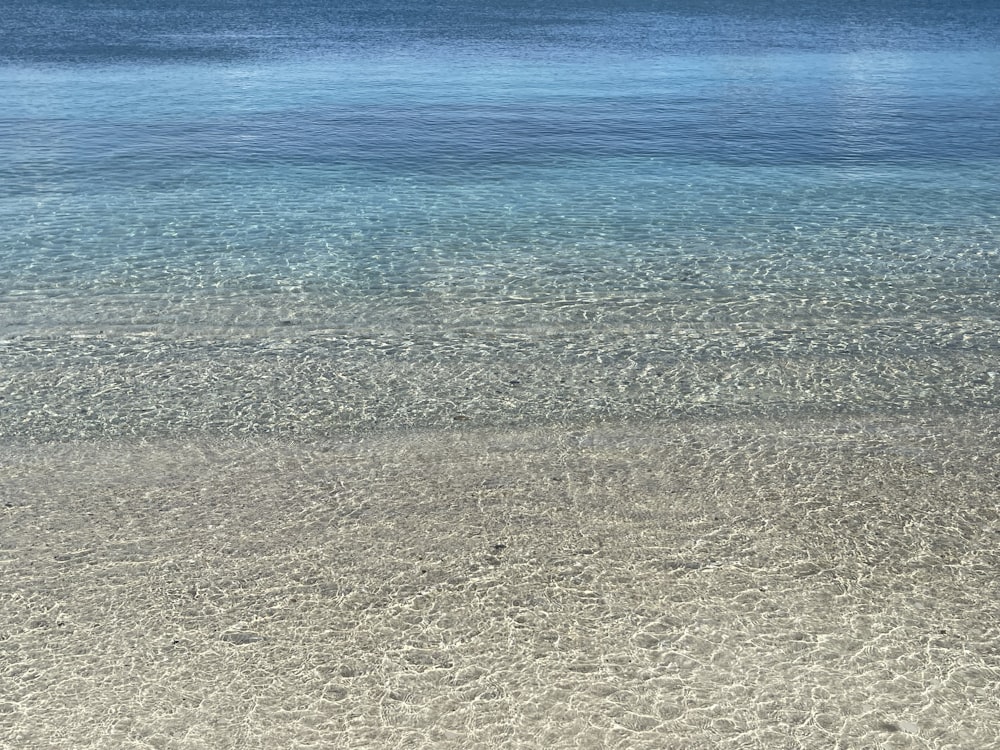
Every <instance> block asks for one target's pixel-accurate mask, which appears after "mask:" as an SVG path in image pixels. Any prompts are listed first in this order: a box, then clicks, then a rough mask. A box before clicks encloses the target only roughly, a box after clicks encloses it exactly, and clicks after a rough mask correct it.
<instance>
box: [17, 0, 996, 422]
mask: <svg viewBox="0 0 1000 750" xmlns="http://www.w3.org/2000/svg"><path fill="white" fill-rule="evenodd" d="M998 41H1000V11H998V9H997V7H996V6H994V4H992V3H967V4H963V5H962V6H961V7H952V4H949V3H944V2H940V3H938V2H927V3H920V4H913V3H902V2H899V3H892V2H887V3H874V4H871V3H866V4H852V3H840V4H837V3H833V4H830V3H827V4H824V5H823V6H819V5H818V4H817V5H816V6H815V7H813V6H812V5H811V4H805V5H804V6H801V7H800V6H795V7H791V6H786V5H785V4H779V3H771V4H768V3H765V4H752V6H751V4H749V3H736V2H733V3H728V4H725V3H722V4H719V3H707V2H705V3H698V2H689V3H684V4H666V3H628V4H615V5H614V7H611V6H610V5H608V4H601V3H592V4H590V5H586V6H583V5H579V4H568V3H567V4H562V5H560V4H558V3H557V4H546V5H545V6H539V5H536V4H531V3H522V2H510V3H506V4H502V5H493V6H491V8H489V9H482V8H479V7H478V5H477V4H472V3H467V4H466V3H436V4H431V5H430V6H426V5H417V4H414V5H399V4H391V5H390V4H384V5H383V4H378V3H376V4H364V5H361V4H359V5H357V6H351V5H346V4H338V5H336V7H328V6H327V4H322V3H317V4H310V3H293V4H287V3H266V2H264V3H246V4H244V3H198V4H195V3H190V4H189V3H179V4H174V5H171V6H170V8H169V9H160V8H157V7H156V6H155V5H153V4H143V3H110V4H105V5H103V6H101V7H100V8H97V9H95V8H85V7H83V6H81V5H79V4H76V3H70V2H64V3H58V2H49V3H42V4H37V3H31V4H24V5H22V6H18V5H14V6H13V7H12V9H11V12H10V19H9V22H6V23H5V28H4V29H3V30H2V31H0V91H2V92H3V94H2V100H3V104H2V107H0V357H2V359H0V395H2V396H3V400H2V401H0V405H2V407H0V408H2V409H3V412H2V414H3V417H2V420H0V424H2V426H0V432H2V434H3V435H4V436H6V437H8V438H42V439H52V438H66V437H80V436H98V435H118V434H129V435H151V434H185V433H188V432H191V431H210V432H221V433H226V434H230V433H240V434H242V433H247V432H250V433H271V432H277V433H287V432H291V433H314V432H327V431H330V430H339V429H357V428H366V429H367V428H380V427H409V426H434V425H450V424H453V423H454V422H455V421H460V422H463V423H464V422H467V421H472V422H474V423H480V424H491V425H496V424H527V423H544V422H551V421H570V422H578V421H592V420H644V419H667V418H674V417H676V416H677V415H694V416H695V417H698V416H700V415H719V414H722V415H729V414H740V415H775V414H782V415H792V416H795V415H802V416H807V415H810V414H816V413H823V414H829V413H833V414H837V413H856V412H863V413H867V414H883V413H895V412H900V411H907V412H908V411H914V410H926V409H931V410H939V411H941V410H943V411H947V412H953V413H961V412H963V411H975V412H981V411H983V410H992V409H996V408H997V406H998V395H997V394H998V391H1000V374H998V373H1000V358H998V352H1000V241H998V239H1000V177H998V175H1000V83H998V82H1000V45H998V44H997V42H998Z"/></svg>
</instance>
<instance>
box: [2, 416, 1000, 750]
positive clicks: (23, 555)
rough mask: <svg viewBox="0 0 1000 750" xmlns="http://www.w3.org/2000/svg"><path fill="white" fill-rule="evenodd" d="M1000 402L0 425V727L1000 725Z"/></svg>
mask: <svg viewBox="0 0 1000 750" xmlns="http://www.w3.org/2000/svg"><path fill="white" fill-rule="evenodd" d="M998 455H1000V432H998V430H997V427H996V424H995V422H994V421H993V420H991V419H989V418H988V417H987V416H983V417H975V416H968V415H965V416H960V417H955V416H952V417H948V416H927V415H924V416H921V417H916V416H910V417H905V416H896V417H892V418H885V419H880V420H876V419H869V420H865V419H861V418H846V417H845V418H838V419H833V418H829V419H814V420H809V419H799V420H796V421H795V422H793V423H786V422H782V421H780V420H770V421H765V420H754V419H750V418H740V419H735V418H733V419H717V420H714V421H713V420H708V419H699V420H696V421H690V422H686V421H684V420H679V421H676V422H674V423H667V422H665V421H663V420H660V421H657V422H653V423H647V424H645V425H625V424H622V423H616V424H607V425H603V426H602V425H597V424H594V425H590V426H586V427H577V428H571V427H565V426H562V427H557V426H548V427H518V428H513V427H512V428H507V429H492V428H486V427H475V426H472V425H468V424H456V425H455V426H454V427H453V428H440V429H426V430H418V429H411V430H406V431H394V432H391V433H388V432H387V433H382V434H377V433H372V434H369V435H367V436H364V437H361V436H359V435H358V434H347V433H345V435H344V436H342V437H337V436H336V435H328V436H324V437H322V438H293V437H289V438H282V439H278V438H273V437H272V438H266V437H257V438H247V439H245V440H238V439H234V438H225V439H222V438H209V437H205V436H203V437H197V438H192V439H169V438H164V439H151V438H150V439H124V438H122V439H115V440H107V441H101V440H96V439H75V440H65V441H48V442H41V443H37V442H36V443H30V442H25V441H22V442H19V441H17V440H12V441H9V442H7V443H5V444H4V445H3V447H0V463H2V466H3V473H2V476H0V496H2V507H0V532H2V536H0V576H2V577H0V595H2V606H0V747H4V748H12V750H22V749H23V750H33V749H36V748H37V749H43V748H46V749H47V748H72V749H73V750H84V749H85V748H163V749H166V748H176V749H180V748H184V749H188V748H190V749H192V750H194V749H200V748H211V749H212V750H220V749H224V748H262V749H264V748H266V749H268V750H270V749H272V748H339V747H345V748H348V747H349V748H355V747H357V748H368V747H371V748H397V747H398V748H403V747H405V748H421V747H433V748H440V747H469V748H516V747H523V748H535V747H537V748H571V747H572V748H576V747H581V748H658V749H662V748H678V749H680V748H684V749H687V748H768V749H772V748H773V749H780V748H935V749H938V748H939V749H942V750H943V749H944V748H954V749H955V750H958V749H962V750H967V749H971V748H977V749H978V748H990V747H1000V721H998V717H1000V585H998V573H1000V519H998V502H997V501H998V499H1000V491H998V489H997V488H998V487H1000V463H998V460H997V456H998Z"/></svg>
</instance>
